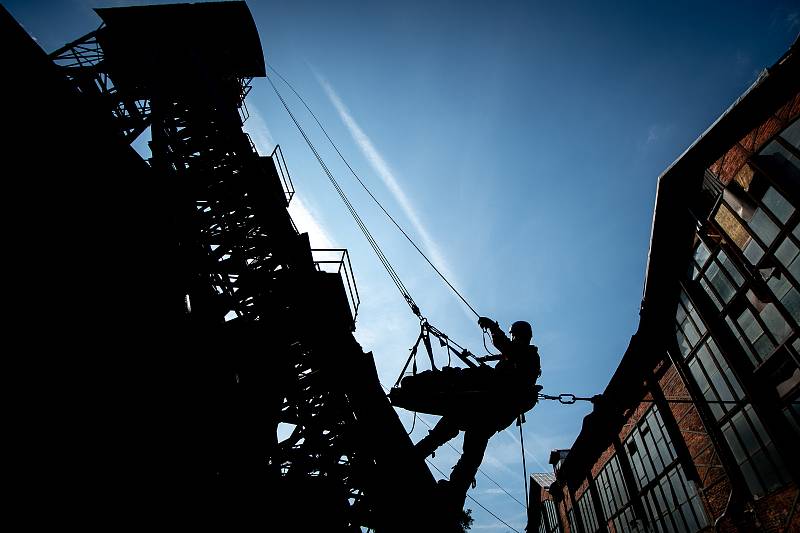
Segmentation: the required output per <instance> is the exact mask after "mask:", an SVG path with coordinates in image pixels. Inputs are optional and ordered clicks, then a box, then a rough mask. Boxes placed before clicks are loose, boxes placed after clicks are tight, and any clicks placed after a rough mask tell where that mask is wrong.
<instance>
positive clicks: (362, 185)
mask: <svg viewBox="0 0 800 533" xmlns="http://www.w3.org/2000/svg"><path fill="white" fill-rule="evenodd" d="M268 66H269V68H270V70H272V72H274V73H275V74H276V75H277V76H278V77H279V78H280V79H281V80H282V81H283V83H285V84H286V86H287V87H289V89H290V90H291V91H292V92H293V93H294V94H295V96H297V98H298V99H299V100H300V102H302V104H303V106H305V108H306V110H307V111H308V112H309V113H310V114H311V116H312V117H314V121H315V122H316V123H317V125H318V126H319V128H320V129H321V130H322V132H323V133H324V134H325V137H326V138H327V139H328V141H329V142H330V143H331V146H332V147H333V149H334V150H336V153H337V154H338V155H339V158H341V160H342V161H343V162H344V164H345V165H346V166H347V168H348V169H349V170H350V173H351V174H353V177H355V178H356V180H357V181H358V183H359V184H360V185H361V187H363V188H364V190H365V191H366V192H367V194H368V195H369V197H370V198H372V200H373V201H374V202H375V204H377V206H378V207H379V208H380V209H381V211H383V213H384V214H385V215H386V216H387V217H388V218H389V220H390V221H391V222H392V224H394V226H395V227H396V228H397V229H398V230H399V231H400V233H402V234H403V236H404V237H405V238H406V240H408V242H410V243H411V245H412V246H413V247H414V249H415V250H416V251H417V252H418V253H419V254H420V255H421V256H422V258H423V259H425V261H426V262H427V263H428V264H429V265H430V266H431V268H432V269H433V270H434V271H435V272H436V273H437V274H438V275H439V277H440V278H442V281H444V282H445V283H446V284H447V286H448V287H450V289H451V290H452V291H453V293H455V295H456V296H458V297H459V298H460V299H461V301H462V302H464V305H466V306H467V307H468V308H469V310H470V311H472V312H473V313H474V314H475V316H477V317H480V315H479V314H478V312H477V311H476V310H475V308H474V307H472V305H470V303H469V302H468V301H467V300H466V298H464V296H463V295H462V294H461V293H460V292H459V291H458V289H456V288H455V287H454V286H453V284H452V283H450V280H448V279H447V277H446V276H445V275H444V274H442V272H441V271H440V270H439V269H438V268H437V267H436V265H435V264H433V261H431V260H430V259H429V258H428V256H427V255H425V253H424V252H423V251H422V249H421V248H420V247H419V246H417V243H416V242H414V239H412V238H411V237H410V236H409V235H408V232H406V231H405V230H404V229H403V228H402V226H400V224H399V223H398V222H397V220H395V218H394V217H393V216H392V215H391V214H389V212H388V211H387V210H386V209H385V208H384V207H383V204H381V202H380V201H379V200H378V199H377V198H376V197H375V195H374V194H372V191H371V190H370V189H369V187H367V185H366V184H365V183H364V181H363V180H362V179H361V178H360V177H359V175H358V174H356V171H355V170H353V167H352V166H351V165H350V163H349V162H348V161H347V159H345V157H344V155H342V152H341V151H340V150H339V148H338V147H337V146H336V143H334V142H333V139H331V136H330V135H328V131H327V130H326V129H325V127H324V126H323V125H322V123H321V122H320V121H319V119H318V118H317V115H316V114H314V112H313V111H312V110H311V108H310V107H309V106H308V104H307V103H306V101H305V99H304V98H303V97H302V96H300V93H298V92H297V90H296V89H295V88H294V86H293V85H292V84H291V83H289V81H288V80H287V79H286V78H284V77H283V76H282V75H281V74H280V73H279V72H278V71H277V70H275V67H273V66H272V65H268ZM267 79H269V77H268V78H267ZM270 83H271V84H272V81H271V80H270ZM272 88H273V89H275V92H276V93H277V92H278V90H277V89H276V88H275V85H274V84H272ZM278 96H279V97H280V94H278ZM281 101H282V102H283V98H281ZM284 107H286V103H285V102H284ZM286 110H287V111H289V108H288V107H286ZM289 114H290V115H291V112H289ZM293 119H294V117H293ZM295 124H297V122H296V121H295ZM298 127H299V125H298ZM304 137H305V135H304ZM306 140H307V139H306ZM404 296H405V295H404ZM412 310H413V308H412ZM415 314H416V315H417V316H419V313H415Z"/></svg>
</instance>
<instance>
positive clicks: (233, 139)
mask: <svg viewBox="0 0 800 533" xmlns="http://www.w3.org/2000/svg"><path fill="white" fill-rule="evenodd" d="M96 12H97V14H98V15H99V16H100V17H101V18H102V20H103V25H102V26H101V27H100V28H99V29H98V30H96V31H93V32H91V33H89V34H87V35H85V36H83V37H81V38H79V39H77V40H76V41H74V42H71V43H69V44H67V45H66V46H64V47H63V48H61V49H59V50H57V51H55V52H53V53H52V54H49V61H44V60H43V58H42V57H40V56H41V54H39V52H38V47H36V45H35V44H34V43H33V41H31V40H30V39H28V40H27V41H24V39H23V38H22V37H19V39H18V41H19V43H17V45H16V46H18V49H20V50H21V49H22V48H19V47H23V48H24V49H25V53H28V54H29V57H30V59H29V60H26V61H27V63H26V68H28V69H30V70H31V71H34V73H33V74H34V76H33V78H31V79H42V80H49V81H48V82H47V83H42V84H41V87H40V88H39V89H37V91H41V93H42V94H43V95H45V96H47V98H50V99H51V101H53V102H60V103H63V105H60V107H59V112H58V113H54V114H51V115H50V116H49V120H50V121H51V123H52V128H53V131H69V130H70V129H72V130H73V131H74V132H76V134H75V135H76V136H78V137H80V136H81V135H83V133H81V132H84V133H85V135H84V138H82V139H80V143H87V142H88V143H89V144H88V145H86V144H79V142H78V140H76V139H72V138H71V136H69V135H62V139H61V141H62V143H63V146H62V147H61V148H60V149H61V151H62V152H63V153H64V154H75V157H76V158H78V159H79V162H80V163H81V164H83V165H84V168H87V169H91V172H90V171H88V170H87V172H88V175H91V176H93V177H98V180H97V182H96V183H95V184H94V185H92V187H93V189H92V190H93V191H96V190H97V185H98V184H102V183H107V184H108V187H109V190H111V188H113V194H110V195H109V196H108V197H107V198H106V200H105V201H114V195H116V197H117V198H118V199H119V202H120V204H119V205H124V206H125V208H124V209H113V208H111V209H107V210H105V211H103V212H104V213H106V215H107V217H106V219H104V220H95V221H94V223H95V224H100V225H102V224H104V223H106V224H113V223H118V224H119V227H122V228H124V229H125V230H126V231H120V232H116V233H114V235H116V237H117V238H119V239H120V240H124V239H127V242H129V243H130V242H135V243H136V246H137V247H138V249H135V250H131V247H130V246H128V245H127V244H124V243H123V245H119V246H118V245H117V243H112V242H110V239H109V238H108V236H107V235H105V234H103V235H104V236H103V237H98V238H97V239H95V240H94V241H93V242H94V245H93V246H92V249H94V250H98V252H97V255H100V256H101V255H102V253H103V252H102V250H103V247H104V246H107V247H108V249H109V250H111V249H114V250H120V254H119V255H120V256H124V257H122V258H121V259H120V261H122V263H121V266H117V263H115V262H114V261H109V262H108V267H107V268H108V269H110V270H108V271H109V272H112V271H114V269H117V270H116V271H115V272H117V273H119V274H120V275H123V273H124V279H119V277H118V278H116V279H117V281H118V282H119V284H120V285H121V286H129V287H135V288H131V289H130V290H128V291H127V292H126V293H125V297H126V298H128V301H135V302H137V304H136V305H133V306H131V305H128V306H127V307H126V308H124V309H123V306H122V305H121V304H120V305H118V306H117V307H115V304H106V306H105V308H104V309H105V310H107V311H108V312H109V314H113V311H114V310H116V309H119V311H120V314H119V315H118V316H119V317H124V318H120V319H119V320H114V319H112V318H110V317H106V316H102V315H101V316H100V317H99V319H98V320H100V321H104V320H105V321H107V322H108V323H109V324H113V323H115V322H120V321H122V322H124V323H125V325H124V326H123V328H124V331H125V335H127V336H129V338H130V340H129V342H130V343H131V344H132V345H135V346H136V347H137V349H138V350H139V351H141V350H143V349H145V350H146V349H147V348H146V347H147V346H151V351H152V352H153V357H152V358H151V361H152V368H154V370H152V372H151V373H148V374H147V376H148V377H146V378H144V379H146V380H150V377H151V376H152V375H153V373H155V374H158V373H159V372H162V373H163V374H165V377H164V378H163V379H160V380H155V379H154V380H151V381H152V382H155V381H159V386H163V387H165V388H166V389H167V390H168V392H166V393H163V394H160V395H159V397H158V398H159V399H158V401H157V402H153V403H157V404H158V405H157V406H155V407H153V409H154V410H155V411H159V412H163V413H166V414H159V415H155V419H156V420H155V421H153V422H152V423H150V422H145V423H143V424H141V425H139V426H138V427H139V428H140V429H141V430H142V431H143V433H144V436H143V437H141V436H140V439H141V440H143V441H147V442H148V444H147V445H148V446H150V447H151V448H152V449H154V450H155V452H153V455H154V456H158V460H156V461H152V464H151V465H150V475H151V476H152V478H153V479H152V481H153V484H154V485H162V486H161V487H160V489H159V490H160V492H161V493H162V495H163V493H171V494H174V498H175V500H174V505H170V506H167V507H169V508H170V509H171V510H172V511H171V512H172V514H173V519H175V520H177V521H178V523H181V518H179V517H178V515H181V516H185V517H186V518H185V521H184V523H186V522H196V523H198V524H203V525H208V524H215V525H217V526H219V527H225V528H229V527H230V526H231V525H238V526H242V527H250V526H253V525H254V526H260V527H270V526H271V527H275V528H276V529H277V530H282V529H283V528H288V527H300V528H301V529H303V530H325V531H359V530H360V527H362V526H367V527H371V528H375V529H377V530H378V531H407V530H410V529H412V528H414V529H418V530H419V529H422V530H428V529H437V530H444V531H447V530H449V529H450V525H449V524H445V522H443V521H442V519H441V518H439V513H438V512H437V510H436V502H437V498H436V492H435V483H434V479H433V477H432V476H431V474H430V472H429V471H428V470H427V468H426V467H425V464H424V462H423V461H422V459H421V458H419V457H416V456H415V454H414V453H413V447H412V444H411V441H410V439H409V438H408V436H407V435H406V433H405V431H404V428H403V426H402V424H401V423H400V420H399V419H398V417H397V415H396V413H395V412H394V410H393V409H392V407H391V406H390V404H389V402H388V399H387V398H386V396H385V394H384V392H383V391H382V390H381V386H380V383H379V381H378V378H377V373H376V371H375V366H374V361H373V359H372V356H371V354H368V353H367V354H365V353H364V352H363V350H362V348H361V347H360V346H359V345H358V343H357V342H356V340H355V339H354V337H353V334H352V332H353V330H354V321H355V313H356V312H357V306H358V296H357V291H356V289H355V284H354V280H353V278H352V274H351V272H350V270H349V268H348V267H349V262H348V260H347V256H346V251H337V253H341V254H342V255H341V260H339V261H338V262H335V265H334V266H336V267H337V268H338V270H337V271H336V272H329V271H326V269H325V268H324V266H325V265H324V262H323V261H319V260H318V261H315V257H314V253H313V251H312V250H311V249H310V246H309V242H308V236H307V235H306V234H301V233H299V232H298V230H297V228H296V227H295V225H294V223H293V222H292V220H291V217H290V216H289V214H288V211H287V207H288V204H289V202H290V200H291V196H292V194H293V189H292V185H291V180H290V178H289V174H288V171H287V169H286V165H285V162H284V161H283V157H282V154H281V153H280V150H279V149H278V148H276V151H275V152H273V153H272V154H271V155H270V156H261V155H259V154H258V152H257V151H256V149H255V147H254V145H253V143H252V142H251V140H250V139H249V137H248V136H247V135H246V134H245V133H244V131H243V130H242V124H243V121H244V120H245V119H246V118H247V109H246V106H245V104H244V98H245V96H246V95H247V93H248V91H249V88H250V82H251V80H252V78H254V77H259V76H265V75H266V71H265V64H264V59H263V53H262V49H261V44H260V40H259V37H258V33H257V30H256V26H255V23H254V20H253V18H252V15H251V14H250V11H249V9H248V8H247V6H246V5H245V4H244V2H222V3H202V4H183V5H161V6H146V7H126V8H112V9H97V10H96ZM4 17H6V15H4ZM7 18H8V19H10V17H7ZM3 25H4V26H7V27H11V26H10V23H9V21H8V20H6V18H4V19H3ZM11 29H13V30H14V31H17V30H19V28H11ZM17 33H19V34H20V35H21V32H20V31H17ZM14 35H15V38H16V36H17V34H14ZM25 47H27V48H25ZM26 57H28V56H26ZM37 76H38V78H37ZM37 94H38V93H37ZM76 116H81V117H82V119H81V120H76ZM84 121H85V122H86V123H85V124H84V123H83V122H84ZM59 128H60V129H59ZM148 128H149V130H150V132H151V138H152V141H151V143H150V147H151V151H152V158H151V159H150V160H149V162H148V163H147V164H145V163H144V162H142V161H141V160H140V159H137V158H136V157H135V156H134V155H133V154H132V150H130V149H129V148H128V144H129V143H130V142H132V141H133V140H134V139H136V138H137V137H138V136H139V135H140V134H142V133H143V132H145V131H146V130H147V129H148ZM92 143H94V144H92ZM26 146H27V148H28V149H30V145H26ZM55 166H56V165H55V163H53V164H51V165H50V167H49V168H52V169H55ZM103 177H105V178H108V179H107V180H106V179H104V178H103ZM114 178H118V181H115V179H114ZM123 178H125V179H124V180H123ZM143 183H146V184H147V187H146V190H145V188H144V185H142V184H143ZM100 186H102V185H100ZM126 187H127V188H128V189H127V192H126ZM137 187H139V188H137ZM140 188H141V190H140ZM128 192H129V193H130V196H131V198H136V201H133V200H130V199H128V198H127V196H126V195H127V194H128ZM74 197H75V200H76V201H80V198H79V197H80V195H79V194H75V195H74ZM86 203H87V204H89V203H90V202H88V201H87V202H86ZM64 216H66V217H67V218H69V217H70V216H72V215H70V214H69V213H66V212H65V213H64ZM76 216H77V215H76ZM101 231H102V229H100V230H98V232H101ZM98 235H100V233H98ZM92 257H94V256H92ZM126 257H127V258H129V260H126V259H125V258H126ZM126 261H127V262H126ZM130 261H133V262H134V263H135V265H134V264H133V263H131V262H130ZM108 277H109V282H110V283H113V280H114V279H115V276H114V275H112V274H109V275H108ZM91 283H92V281H91V280H87V284H88V287H89V288H87V290H86V291H84V292H83V294H84V296H85V298H87V299H89V300H90V302H89V303H86V304H85V305H86V307H93V304H94V303H95V302H94V301H93V300H91V299H92V298H94V299H96V300H98V302H97V303H98V304H99V301H100V299H101V298H102V297H103V296H102V293H104V292H105V289H100V288H96V287H91ZM90 289H91V290H90ZM144 293H148V294H149V296H148V295H145V294H144ZM101 308H102V307H101ZM148 323H149V324H150V325H148ZM156 323H157V324H158V325H157V326H155V325H153V324H156ZM134 324H136V325H135V326H134ZM164 338H166V339H168V340H166V341H165V340H163V339H164ZM159 368H160V369H161V370H159ZM148 383H150V381H148ZM140 393H141V391H140ZM134 411H135V409H134ZM280 424H284V426H283V428H291V434H290V435H289V436H288V437H286V438H283V439H282V440H281V439H279V438H278V428H279V425H280ZM284 437H285V435H284ZM153 442H158V443H160V444H157V445H155V444H153ZM162 505H163V504H162Z"/></svg>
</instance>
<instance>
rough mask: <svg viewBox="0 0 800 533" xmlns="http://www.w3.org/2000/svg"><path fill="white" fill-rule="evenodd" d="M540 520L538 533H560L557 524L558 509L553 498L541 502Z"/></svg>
mask: <svg viewBox="0 0 800 533" xmlns="http://www.w3.org/2000/svg"><path fill="white" fill-rule="evenodd" d="M542 505H543V507H544V509H543V510H542V522H541V523H540V524H539V533H560V532H561V527H560V526H559V524H558V511H557V510H556V504H555V503H553V500H544V501H543V502H542Z"/></svg>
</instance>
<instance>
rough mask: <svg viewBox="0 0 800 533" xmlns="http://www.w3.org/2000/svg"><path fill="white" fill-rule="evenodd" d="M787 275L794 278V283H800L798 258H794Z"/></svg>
mask: <svg viewBox="0 0 800 533" xmlns="http://www.w3.org/2000/svg"><path fill="white" fill-rule="evenodd" d="M789 274H791V275H792V277H794V279H795V281H798V282H800V256H798V257H795V258H794V261H792V264H791V265H789Z"/></svg>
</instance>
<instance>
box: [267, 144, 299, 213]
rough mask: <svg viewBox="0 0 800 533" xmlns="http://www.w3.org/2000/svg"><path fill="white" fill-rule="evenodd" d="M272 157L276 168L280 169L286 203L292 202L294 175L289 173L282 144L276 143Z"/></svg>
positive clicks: (279, 173)
mask: <svg viewBox="0 0 800 533" xmlns="http://www.w3.org/2000/svg"><path fill="white" fill-rule="evenodd" d="M270 157H271V158H272V160H273V161H274V162H275V168H276V169H277V170H278V176H280V179H281V182H283V191H284V193H285V194H286V203H287V204H288V203H290V202H291V201H292V198H293V197H294V184H292V177H291V176H290V175H289V167H288V166H287V165H286V160H285V159H284V158H283V150H281V145H280V144H276V145H275V149H274V150H272V153H271V154H270Z"/></svg>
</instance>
